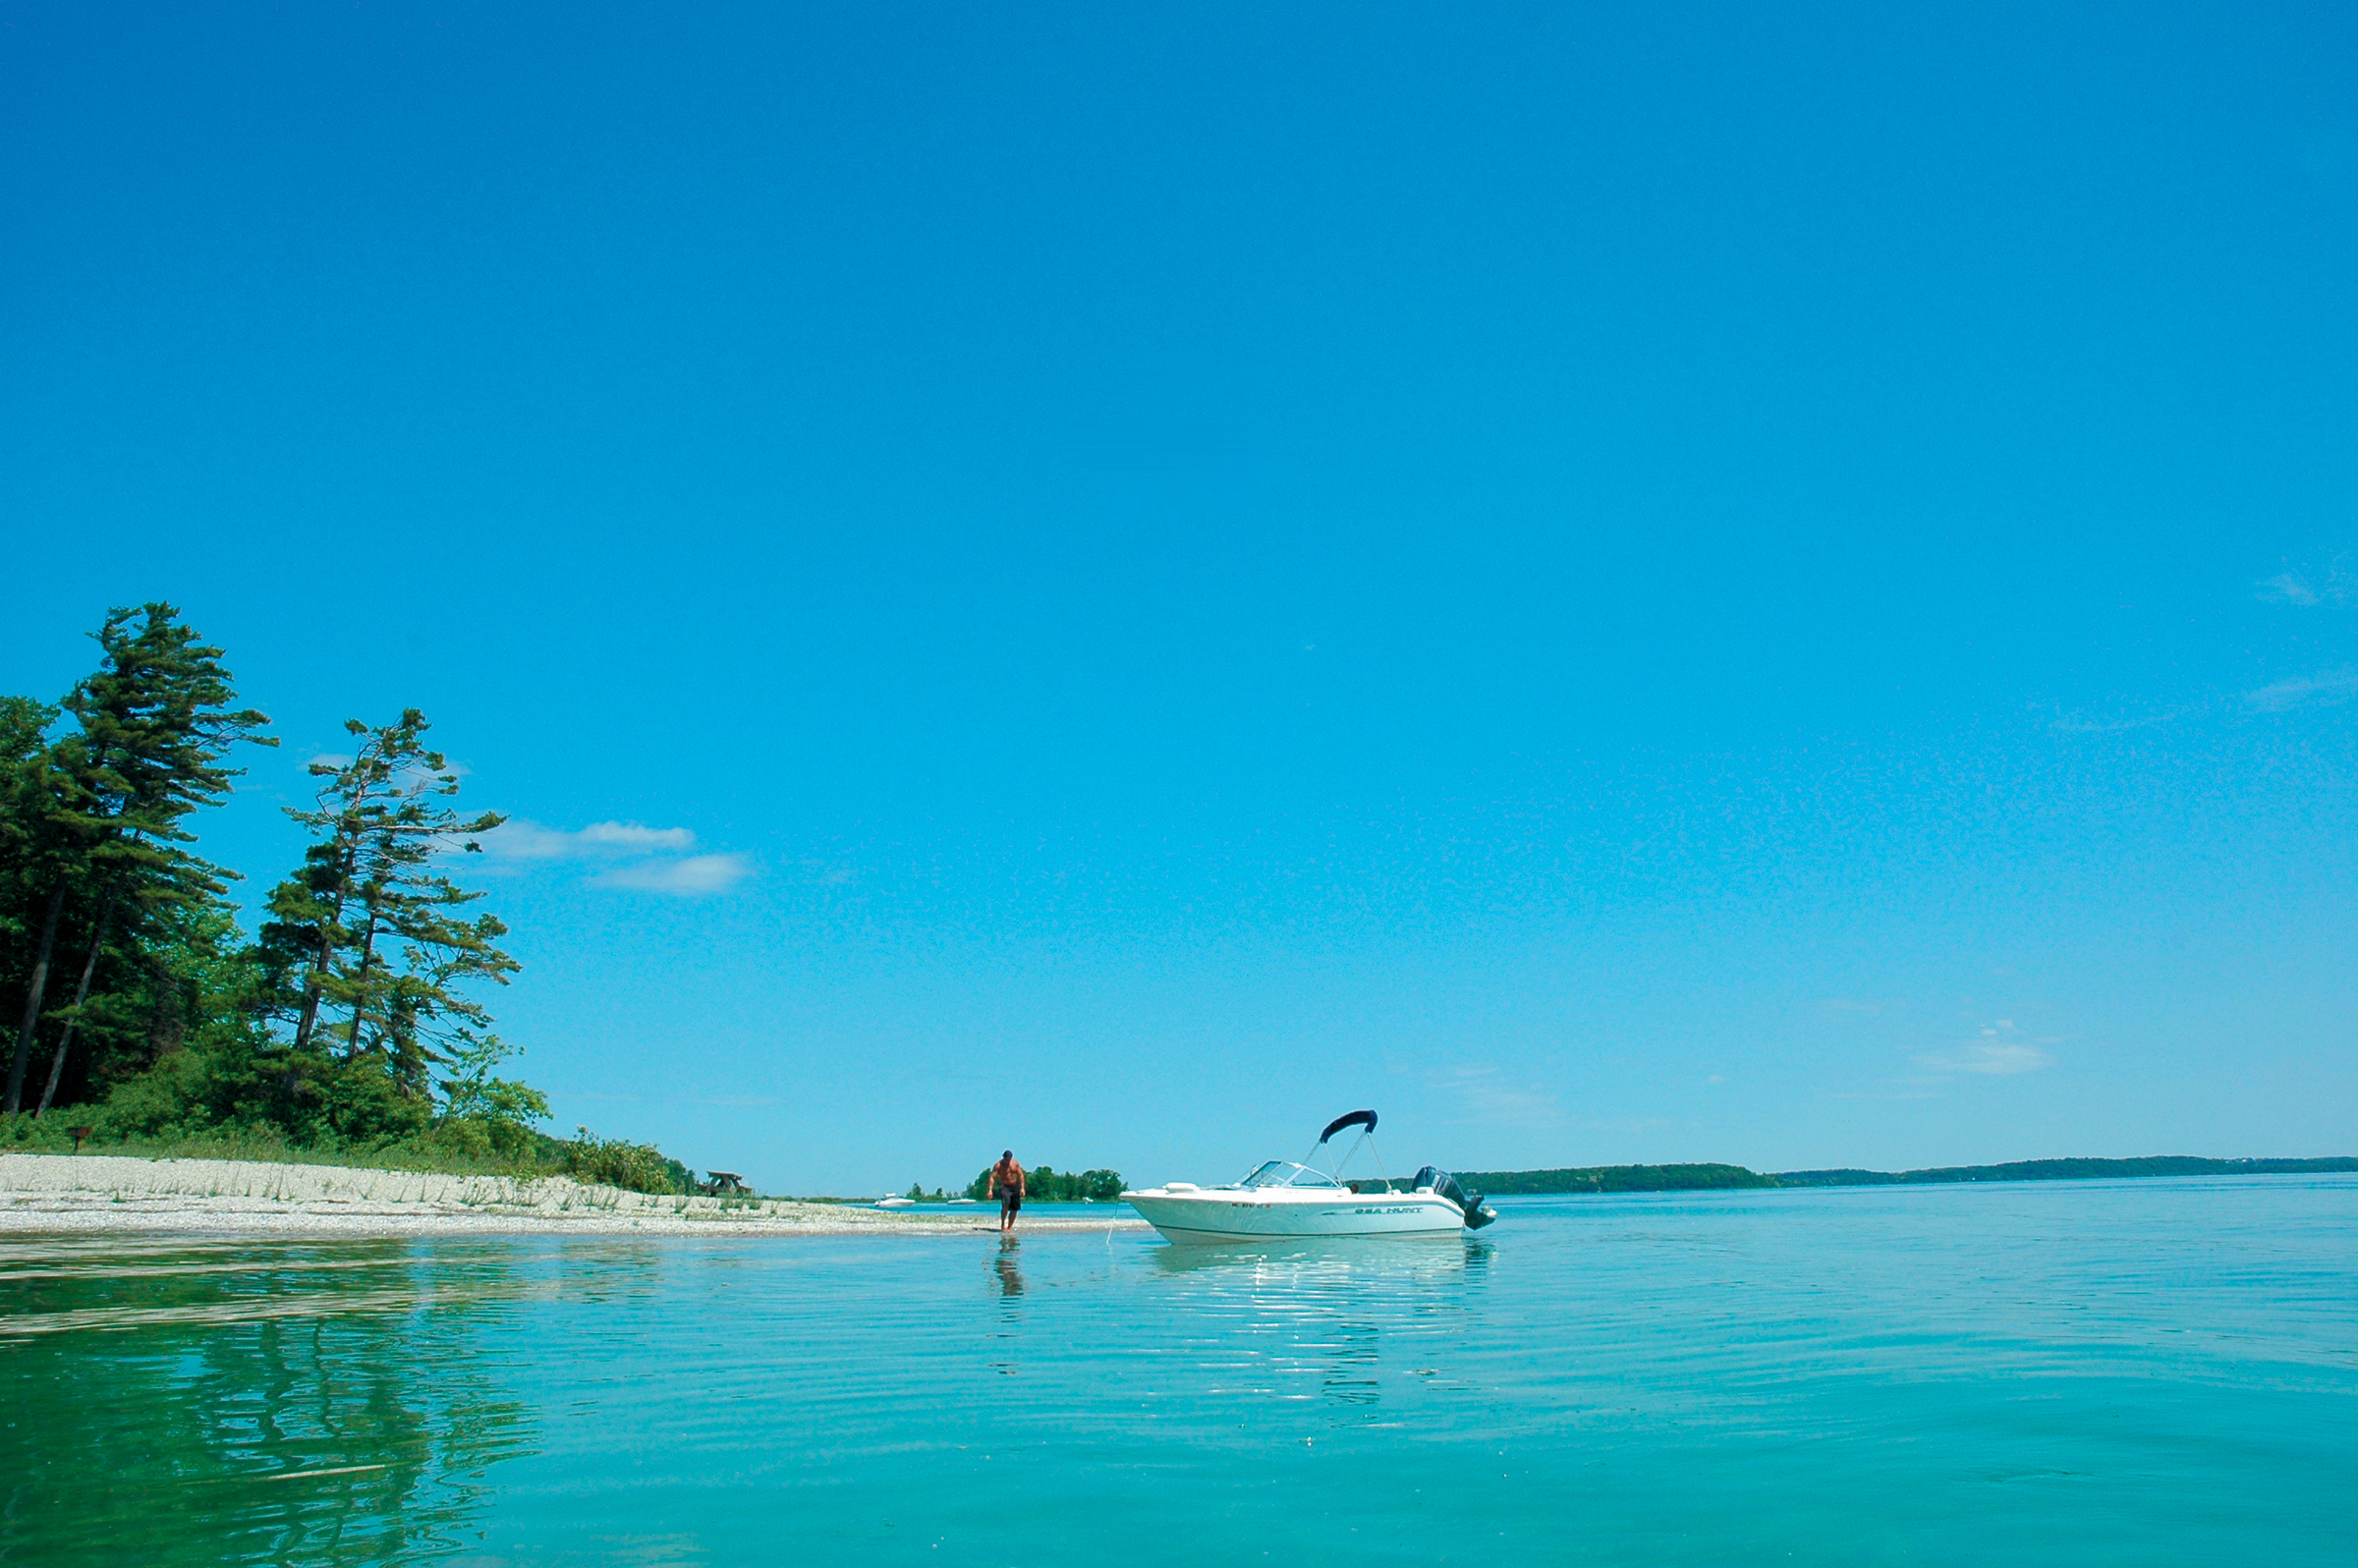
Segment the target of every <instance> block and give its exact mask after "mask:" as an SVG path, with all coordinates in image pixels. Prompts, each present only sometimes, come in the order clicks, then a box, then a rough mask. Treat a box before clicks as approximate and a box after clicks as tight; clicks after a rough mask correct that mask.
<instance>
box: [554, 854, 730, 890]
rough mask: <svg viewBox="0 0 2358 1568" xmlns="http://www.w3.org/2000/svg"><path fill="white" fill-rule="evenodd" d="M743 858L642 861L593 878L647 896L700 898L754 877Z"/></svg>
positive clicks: (724, 856)
mask: <svg viewBox="0 0 2358 1568" xmlns="http://www.w3.org/2000/svg"><path fill="white" fill-rule="evenodd" d="M753 869H754V868H753V867H752V866H751V865H750V864H748V863H747V861H746V859H745V857H744V856H742V855H691V856H689V857H688V858H687V859H686V860H682V861H643V862H641V863H640V864H639V865H636V866H624V867H619V868H615V869H614V870H611V871H606V872H603V873H601V874H600V875H598V876H597V877H595V878H593V880H595V881H597V882H599V883H601V884H603V885H604V886H607V887H634V888H638V889H640V890H642V891H644V892H648V893H670V894H673V895H675V896H677V897H682V898H699V897H702V896H703V895H704V894H707V893H725V892H727V891H728V890H729V889H730V888H732V887H735V886H736V885H737V884H738V883H739V882H742V881H744V880H745V879H746V877H748V876H750V875H752V874H753Z"/></svg>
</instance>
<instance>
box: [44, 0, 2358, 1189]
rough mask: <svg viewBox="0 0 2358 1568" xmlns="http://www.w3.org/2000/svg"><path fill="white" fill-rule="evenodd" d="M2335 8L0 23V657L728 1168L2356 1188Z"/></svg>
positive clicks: (570, 1082) (2349, 136)
mask: <svg viewBox="0 0 2358 1568" xmlns="http://www.w3.org/2000/svg"><path fill="white" fill-rule="evenodd" d="M2354 59H2358V14H2354V13H2352V12H2351V11H2350V10H2348V9H2346V8H2335V7H2311V8H2295V7H2274V8H2269V7H2248V6H2224V5H2221V6H2213V7H2169V6H2139V7H2083V8H2059V7H2052V6H2021V7H2011V8H2009V7H2002V6H1971V7H1964V6H1960V7H1953V8H1948V9H1944V10H1935V9H1932V8H1910V9H1908V10H1907V11H1905V12H1904V13H1895V12H1893V11H1892V10H1891V8H1887V7H1870V6H1857V7H1820V8H1805V7H1791V8H1783V9H1782V10H1781V11H1779V12H1778V13H1777V14H1775V15H1771V14H1769V13H1768V11H1767V10H1766V9H1765V8H1759V7H1746V6H1726V7H1701V6H1698V7H1688V8H1663V7H1641V6H1630V7H1623V8H1616V9H1601V8H1594V9H1579V8H1559V7H1493V8H1487V9H1481V10H1474V11H1466V12H1462V13H1459V14H1454V15H1442V14H1436V13H1434V12H1432V10H1431V8H1425V7H1405V6H1374V7H1369V6H1348V7H1343V6H1295V7H1286V8H1276V9H1274V10H1272V9H1270V8H1261V7H1229V8H1215V9H1199V10H1198V11H1197V12H1195V13H1192V14H1188V15H1184V16H1181V15H1172V16H1169V17H1155V16H1152V15H1149V14H1147V13H1145V12H1141V11H1136V10H1132V11H1127V12H1122V13H1119V14H1114V13H1108V12H1106V11H1105V10H1104V9H1103V8H1097V7H1079V6H1067V7H1047V6H1032V7H1024V8H1013V9H1009V8H993V9H988V10H980V9H976V8H971V7H947V6H936V7H900V8H892V9H889V10H873V9H871V10H870V11H869V12H866V13H861V14H856V15H853V14H839V13H838V12H835V11H827V10H821V9H819V8H804V9H800V10H788V9H785V8H775V7H742V8H725V7H708V8H703V9H701V10H698V11H696V12H694V13H693V14H690V15H682V14H680V13H678V12H676V11H675V12H668V13H667V12H659V11H648V10H645V9H639V8H620V7H588V6H565V7H556V6H548V7H533V6H524V5H517V6H508V7H501V8H496V9H487V8H482V7H458V6H443V7H436V6H430V5H404V6H399V7H394V6H386V5H376V4H363V5H358V6H348V7H339V8H334V9H328V8H306V7H296V8H264V7H249V8H239V7H234V6H224V7H215V8H206V9H205V10H204V11H203V12H201V13H194V12H189V11H187V10H185V9H182V8H161V7H151V8H142V7H136V6H127V7H118V8H108V9H104V10H92V9H90V8H84V7H67V6H52V5H18V6H14V7H11V8H10V9H9V10H8V11H7V12H6V13H5V14H4V15H0V210H4V211H5V213H6V215H7V217H6V221H7V227H8V239H7V244H6V245H5V246H0V352H5V355H6V363H7V366H8V371H7V373H6V374H5V375H4V376H0V518H4V519H5V522H6V532H7V536H8V538H9V540H10V543H9V545H8V557H9V568H10V569H9V570H8V572H7V573H6V574H5V576H0V656H4V658H5V666H4V667H5V671H6V684H7V686H8V687H9V689H11V690H18V691H26V692H30V693H33V694H35V695H41V696H54V695H55V694H56V693H58V692H60V691H62V690H63V689H64V688H65V687H66V686H67V685H68V684H70V683H71V681H72V680H73V679H74V678H75V677H76V676H77V675H78V674H79V673H81V671H82V670H83V668H84V665H85V663H86V661H87V657H88V644H86V643H85V642H84V641H83V638H82V634H84V632H86V631H87V630H88V629H89V628H90V627H92V626H94V625H95V624H96V622H97V621H98V619H99V618H100V616H101V615H102V614H103V612H104V611H105V609H106V607H107V606H108V605H110V604H114V603H121V602H129V601H137V600H140V599H144V598H148V597H159V596H160V597H167V598H170V599H172V600H174V601H175V602H177V603H179V604H181V605H182V606H183V607H184V608H185V609H186V611H187V613H188V614H189V616H190V618H191V619H192V620H193V621H194V622H195V623H196V624H197V625H198V626H199V627H200V628H201V629H203V630H204V631H205V632H206V633H207V634H208V635H210V636H212V637H213V638H214V639H216V640H217V641H219V642H221V643H222V644H225V645H226V646H227V647H228V648H229V650H230V652H231V653H232V655H233V660H232V662H233V665H234V667H235V668H236V670H237V671H238V673H239V675H240V677H241V679H242V682H243V684H244V687H245V690H246V692H247V693H248V695H249V696H250V697H251V698H252V699H253V700H255V701H256V702H257V703H259V704H260V705H261V706H263V707H264V708H266V709H267V710H268V711H269V712H270V713H271V714H272V715H273V717H274V718H275V719H276V721H277V728H278V732H279V733H280V734H281V735H282V736H283V737H284V739H285V741H286V745H285V747H284V748H283V749H282V750H281V752H279V753H277V754H272V755H268V756H260V757H259V758H258V759H257V760H256V762H255V764H254V768H253V773H252V775H251V776H250V778H249V780H248V781H247V786H246V788H245V790H244V791H243V793H242V794H241V796H240V797H239V799H238V800H237V801H236V802H235V803H234V804H233V805H232V806H231V807H230V808H228V809H226V810H225V811H224V812H222V813H220V816H219V818H218V819H217V820H216V821H215V822H214V823H212V824H211V826H210V828H209V829H208V833H207V844H208V846H209V848H210V850H211V852H212V853H214V854H215V855H216V856H218V857H219V858H221V859H224V860H226V861H228V862H229V863H230V864H232V865H235V866H237V867H239V868H243V869H244V870H245V871H246V872H247V873H248V874H249V876H250V877H251V878H252V879H253V881H254V882H258V883H261V884H264V885H266V884H267V882H268V881H269V880H272V879H274V878H275V876H276V875H278V874H279V873H280V872H281V871H282V870H283V869H284V868H286V867H288V866H289V865H291V864H292V863H293V861H294V859H295V858H296V856H297V854H298V851H299V841H298V840H297V838H296V837H295V836H294V830H293V829H292V828H291V827H290V826H289V825H288V824H286V823H285V822H284V821H283V820H281V819H280V818H279V817H278V815H277V808H278V806H279V805H280V804H283V803H285V802H288V801H292V800H296V799H299V798H301V797H302V795H303V793H304V791H305V781H304V779H303V777H302V772H301V764H302V762H303V760H304V759H305V758H306V757H308V756H313V755H317V754H319V753H322V752H327V751H332V750H334V749H335V747H336V745H337V743H338V741H339V739H340V734H341V732H340V725H341V722H342V721H343V720H344V719H345V718H346V717H348V716H360V717H365V718H370V719H375V720H381V719H383V718H386V717H389V716H391V715H392V714H393V713H394V712H396V711H397V710H398V709H400V708H401V707H403V706H405V705H411V704H415V705H418V706H421V707H423V708H424V709H426V711H427V712H428V713H429V714H430V715H432V717H433V719H434V720H435V722H436V725H437V731H436V733H437V735H438V737H439V738H440V739H441V740H442V742H443V743H444V744H445V745H446V746H447V747H448V748H449V750H450V751H451V753H452V755H453V756H455V757H457V758H458V759H460V760H461V761H462V762H463V763H464V765H465V766H466V767H467V769H468V770H469V775H470V776H469V781H468V800H469V801H470V802H471V803H472V804H475V805H477V806H480V807H485V808H493V809H498V810H502V811H506V812H510V813H512V814H513V815H514V816H515V817H516V818H517V819H518V822H519V826H518V827H516V828H515V829H513V830H512V831H511V832H510V833H509V834H508V835H507V840H506V842H505V843H504V844H503V845H501V846H498V847H497V853H496V854H495V855H494V856H492V857H491V858H490V860H489V861H488V863H487V864H486V865H484V866H483V868H482V881H483V885H484V886H485V887H487V888H488V889H489V890H490V893H491V901H490V907H492V908H494V909H496V910H497V911H498V912H499V913H500V914H502V916H503V917H504V918H506V919H507V920H508V921H509V922H510V924H512V925H514V926H515V928H516V938H515V943H514V946H515V949H516V951H517V953H518V955H519V956H520V957H521V958H522V959H524V961H525V962H526V965H527V969H526V972H525V974H524V975H523V977H522V978H521V979H520V980H518V982H517V983H516V985H515V986H514V987H513V988H512V990H511V991H510V992H509V993H508V994H506V995H505V996H504V997H502V998H501V1001H500V1004H499V1012H500V1017H501V1021H502V1026H503V1033H504V1034H506V1035H507V1036H510V1037H511V1038H513V1039H515V1040H517V1041H519V1042H521V1043H523V1044H524V1045H525V1046H526V1048H527V1051H528V1054H527V1056H526V1058H525V1060H524V1063H523V1067H524V1069H525V1070H526V1072H527V1073H528V1075H529V1076H530V1077H531V1078H532V1079H533V1081H535V1082H537V1083H540V1084H543V1085H545V1086H546V1087H547V1088H548V1089H549V1090H550V1092H551V1093H552V1096H553V1098H554V1099H555V1101H556V1105H557V1110H558V1114H559V1116H560V1118H561V1120H562V1121H563V1123H564V1124H565V1125H567V1126H570V1125H571V1124H572V1123H574V1122H577V1121H585V1122H589V1123H590V1124H592V1125H594V1126H595V1127H597V1128H599V1129H600V1130H602V1131H606V1132H609V1133H615V1134H624V1135H629V1136H633V1137H639V1138H650V1139H655V1140H658V1141H660V1142H661V1143H662V1144H663V1146H664V1147H665V1148H668V1149H671V1150H674V1151H676V1152H678V1153H679V1154H681V1155H682V1156H683V1157H686V1158H688V1159H689V1160H690V1161H691V1162H693V1163H695V1164H697V1165H699V1166H712V1165H718V1166H723V1167H728V1168H734V1169H739V1170H744V1171H747V1172H749V1173H751V1174H753V1175H755V1176H756V1177H757V1178H758V1180H760V1181H761V1182H762V1183H763V1184H764V1185H766V1186H768V1187H770V1188H772V1189H773V1190H793V1191H811V1190H833V1191H847V1190H848V1191H872V1190H878V1189H881V1188H883V1187H886V1186H905V1185H906V1184H907V1183H908V1182H910V1181H912V1180H919V1179H922V1180H923V1181H925V1182H926V1184H928V1185H931V1184H933V1183H935V1182H949V1181H955V1180H960V1179H963V1178H964V1177H966V1176H968V1175H971V1174H972V1172H973V1171H974V1170H976V1169H979V1168H981V1166H982V1165H983V1163H984V1162H986V1160H987V1159H988V1158H989V1157H990V1156H992V1155H995V1153H996V1152H997V1150H998V1149H999V1148H1002V1147H1005V1146H1007V1145H1009V1144H1012V1145H1014V1146H1015V1147H1016V1148H1017V1149H1018V1150H1019V1152H1021V1153H1023V1154H1025V1155H1026V1156H1028V1157H1029V1158H1031V1159H1033V1160H1034V1161H1035V1162H1037V1161H1039V1160H1043V1159H1044V1160H1047V1161H1049V1162H1050V1163H1053V1164H1056V1165H1057V1166H1059V1167H1060V1168H1070V1167H1075V1166H1079V1165H1084V1164H1111V1165H1115V1166H1118V1167H1119V1168H1120V1169H1122V1170H1123V1171H1125V1172H1126V1173H1128V1174H1130V1175H1131V1176H1133V1177H1134V1178H1142V1179H1163V1178H1168V1177H1174V1176H1188V1177H1194V1178H1196V1179H1206V1178H1207V1177H1208V1178H1218V1177H1222V1176H1226V1175H1230V1174H1233V1173H1234V1172H1235V1171H1236V1170H1237V1169H1241V1168H1242V1167H1243V1166H1244V1165H1245V1164H1246V1163H1247V1162H1249V1161H1251V1160H1253V1159H1256V1158H1260V1157H1263V1156H1265V1155H1268V1154H1271V1153H1285V1154H1291V1153H1293V1152H1295V1151H1296V1150H1297V1149H1298V1148H1299V1146H1301V1145H1304V1144H1307V1142H1308V1141H1309V1138H1310V1136H1311V1134H1312V1132H1314V1131H1315V1129H1316V1127H1317V1126H1318V1125H1319V1123H1320V1122H1321V1121H1322V1120H1323V1119H1324V1118H1326V1117H1328V1116H1331V1115H1333V1114H1335V1113H1336V1112H1338V1111H1340V1110H1343V1109H1347V1108H1351V1107H1353V1106H1357V1105H1361V1104H1373V1105H1375V1106H1377V1107H1378V1108H1380V1109H1381V1110H1382V1111H1383V1113H1384V1116H1385V1120H1386V1130H1387V1132H1389V1133H1391V1137H1390V1139H1389V1140H1388V1143H1387V1148H1390V1149H1391V1150H1392V1151H1393V1158H1394V1159H1395V1160H1396V1161H1397V1162H1399V1163H1402V1164H1414V1163H1418V1162H1422V1161H1424V1160H1428V1159H1432V1160H1437V1161H1439V1162H1441V1163H1444V1164H1454V1165H1456V1166H1458V1167H1460V1168H1496V1167H1500V1166H1532V1165H1559V1164H1591V1163H1602V1162H1612V1161H1625V1160H1671V1159H1728V1160H1736V1161H1741V1162H1744V1163H1748V1164H1752V1165H1755V1166H1760V1167H1765V1168H1789V1167H1793V1166H1800V1165H1822V1164H1867V1165H1879V1166H1897V1165H1921V1164H1932V1163H1945V1162H1953V1161H1967V1160H1995V1159H2006V1158H2017V1157H2028V1156H2037V1155H2050V1154H2138V1153H2151V1152H2161V1151H2182V1152H2197V1153H2216V1154H2244V1153H2269V1154H2291V1153H2325V1152H2333V1153H2346V1152H2358V1148H2352V1139H2351V1136H2350V1131H2349V1130H2350V1128H2351V1126H2352V1125H2353V1117H2354V1113H2358V1051H2354V1050H2353V1046H2354V1045H2358V1037H2354V1036H2358V1023H2354V1021H2358V968H2354V966H2353V961H2352V955H2353V953H2354V952H2358V916H2354V913H2353V909H2352V898H2351V895H2352V891H2353V888H2358V878H2354V877H2353V871H2354V870H2358V867H2354V865H2353V842H2354V841H2353V835H2352V828H2353V825H2358V812H2354V811H2353V806H2354V805H2358V802H2354V801H2353V794H2352V785H2353V782H2354V781H2358V753H2354V751H2353V745H2352V738H2353V732H2352V726H2351V721H2352V718H2353V716H2354V715H2358V705H2353V703H2352V701H2351V699H2353V698H2354V697H2358V508H2354V504H2353V503H2354V501H2358V420H2354V419H2353V414H2354V409H2358V405H2354V403H2353V398H2352V394H2351V387H2352V385H2353V381H2352V371H2353V369H2354V368H2358V364H2354V362H2358V353H2354V350H2358V334H2354V333H2353V326H2354V325H2358V322H2354V319H2353V317H2354V313H2358V288H2353V272H2352V260H2351V258H2352V257H2353V256H2358V76H2354V75H2353V73H2352V72H2351V70H2350V66H2351V64H2352V62H2353V60H2354Z"/></svg>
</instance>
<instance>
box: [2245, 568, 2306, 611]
mask: <svg viewBox="0 0 2358 1568" xmlns="http://www.w3.org/2000/svg"><path fill="white" fill-rule="evenodd" d="M2253 587H2254V588H2257V589H2258V590H2259V596H2260V597H2261V598H2263V599H2266V600H2267V601H2268V602H2269V603H2271V604H2316V603H2319V602H2321V601H2322V599H2323V595H2322V594H2320V593H2319V592H2318V590H2317V588H2314V587H2312V586H2311V584H2310V583H2309V580H2308V579H2306V578H2304V577H2302V576H2301V575H2300V574H2299V573H2297V572H2279V573H2277V574H2276V575H2275V576H2274V577H2268V578H2262V579H2261V580H2260V581H2259V582H2258V583H2256V584H2254V585H2253Z"/></svg>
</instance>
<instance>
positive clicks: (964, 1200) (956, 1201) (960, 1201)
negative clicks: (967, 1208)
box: [950, 1198, 974, 1204]
mask: <svg viewBox="0 0 2358 1568" xmlns="http://www.w3.org/2000/svg"><path fill="white" fill-rule="evenodd" d="M950 1202H951V1203H953V1204H971V1203H973V1202H974V1200H973V1199H971V1198H953V1199H951V1200H950Z"/></svg>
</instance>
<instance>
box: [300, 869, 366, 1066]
mask: <svg viewBox="0 0 2358 1568" xmlns="http://www.w3.org/2000/svg"><path fill="white" fill-rule="evenodd" d="M351 887H352V857H351V856H350V855H349V854H348V855H346V856H345V858H344V864H343V866H342V867H341V868H340V870H339V874H338V876H337V879H336V902H335V907H334V908H332V909H330V910H329V911H328V912H327V919H326V920H324V921H321V922H320V923H319V956H318V957H317V958H315V959H313V960H312V961H311V975H310V979H309V980H306V981H304V986H303V1018H302V1020H301V1021H300V1022H298V1023H297V1024H296V1026H295V1049H296V1050H298V1051H301V1050H302V1049H303V1048H304V1047H305V1046H306V1045H309V1043H310V1042H311V1031H312V1030H313V1029H314V1028H316V1027H317V1026H318V1023H319V986H320V981H321V980H322V979H323V978H324V977H325V976H326V974H327V971H328V967H329V966H330V965H332V964H334V963H335V961H336V928H337V927H338V926H339V925H341V924H344V900H345V898H346V897H347V896H349V894H350V891H351ZM294 1087H295V1072H294V1069H293V1068H292V1067H290V1068H288V1070H287V1090H288V1092H289V1093H292V1092H294Z"/></svg>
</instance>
